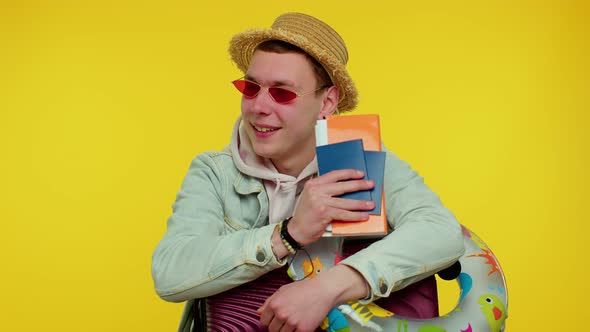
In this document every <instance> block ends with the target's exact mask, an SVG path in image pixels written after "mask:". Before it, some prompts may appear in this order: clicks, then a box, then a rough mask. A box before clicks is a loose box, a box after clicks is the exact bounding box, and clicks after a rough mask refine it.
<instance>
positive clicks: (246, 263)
mask: <svg viewBox="0 0 590 332" xmlns="http://www.w3.org/2000/svg"><path fill="white" fill-rule="evenodd" d="M384 151H385V152H386V162H385V174H384V189H385V199H386V201H385V202H386V207H387V220H388V223H389V225H390V227H391V229H392V230H393V231H392V232H391V233H390V234H389V235H387V236H386V237H384V238H383V239H380V240H379V241H376V242H375V243H373V244H371V245H370V246H369V247H367V248H366V249H364V250H362V251H359V252H358V253H356V254H354V255H352V256H350V257H348V258H346V259H344V260H342V261H341V262H340V264H347V265H349V266H351V267H353V268H354V269H356V270H357V271H359V272H360V273H361V274H362V275H363V277H364V278H365V279H366V280H367V282H368V284H369V286H370V288H371V295H370V297H369V299H368V300H367V301H372V300H375V299H377V298H380V297H387V296H389V294H390V293H391V292H392V291H396V290H399V289H401V288H404V287H405V286H407V285H409V284H412V283H414V282H416V281H419V280H421V279H423V278H426V277H427V276H430V275H432V274H434V273H436V272H437V271H439V270H441V269H443V268H445V267H448V266H449V265H451V264H452V263H453V262H455V261H456V260H457V259H458V258H459V257H460V256H461V255H462V254H463V252H464V247H463V239H462V235H461V228H460V225H459V223H458V222H457V221H456V219H455V217H454V216H453V214H452V213H451V212H450V211H449V210H448V209H446V208H445V207H444V206H443V204H442V203H441V201H440V200H439V198H438V196H437V195H436V194H435V193H434V192H432V191H431V190H430V189H429V188H428V187H427V186H426V185H425V184H424V181H423V179H422V177H420V176H419V175H418V174H417V173H416V172H415V171H414V170H412V169H411V168H410V166H409V165H408V164H407V163H406V162H404V161H402V160H400V159H399V158H398V157H397V156H395V155H394V154H393V153H391V152H390V151H388V150H387V149H384ZM268 210H269V207H268V198H267V194H266V192H265V188H264V185H263V183H262V181H261V180H260V179H257V178H253V177H250V176H247V175H245V174H243V173H241V172H240V171H239V170H238V169H237V168H236V167H235V165H234V162H233V159H232V155H231V150H230V149H229V148H226V149H224V150H223V151H221V152H206V153H203V154H200V155H199V156H197V157H196V158H195V159H194V160H193V161H192V163H191V165H190V168H189V171H188V174H187V176H186V178H185V179H184V182H183V184H182V187H181V189H180V191H179V192H178V195H177V198H176V202H175V203H174V205H173V214H172V216H171V217H170V218H169V219H168V224H167V231H166V234H165V235H164V237H163V239H162V240H161V241H160V243H159V244H158V246H157V247H156V249H155V251H154V254H153V259H152V276H153V279H154V283H155V288H156V292H157V293H158V295H159V296H160V297H162V298H163V299H164V300H166V301H171V302H182V301H189V302H188V303H187V305H186V307H185V313H184V314H183V322H181V328H180V329H181V330H183V326H186V324H185V323H186V319H187V316H188V312H187V310H186V308H190V306H191V305H192V301H190V300H192V299H195V298H203V297H207V296H210V295H213V294H217V293H220V292H223V291H225V290H228V289H231V288H233V287H235V286H237V285H241V284H243V283H246V282H248V281H251V280H254V279H256V278H258V277H259V276H261V275H263V274H265V273H267V272H269V271H271V270H274V269H276V268H279V267H281V266H284V265H285V263H286V259H283V260H277V259H276V257H275V255H274V254H273V251H272V248H271V234H272V232H273V230H274V228H275V226H276V225H274V224H269V222H268ZM189 325H190V324H189Z"/></svg>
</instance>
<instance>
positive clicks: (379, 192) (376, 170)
mask: <svg viewBox="0 0 590 332" xmlns="http://www.w3.org/2000/svg"><path fill="white" fill-rule="evenodd" d="M365 164H366V166H367V173H368V176H369V179H370V180H373V181H374V182H375V186H374V187H373V189H372V190H371V198H373V202H374V203H375V208H374V209H373V210H371V211H369V214H377V215H379V214H381V197H382V196H383V173H384V172H385V152H383V151H365Z"/></svg>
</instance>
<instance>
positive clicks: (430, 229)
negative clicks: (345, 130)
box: [341, 149, 465, 302]
mask: <svg viewBox="0 0 590 332" xmlns="http://www.w3.org/2000/svg"><path fill="white" fill-rule="evenodd" d="M384 151H385V152H386V162H385V163H386V164H385V174H384V177H385V179H384V189H385V199H386V206H387V220H388V222H389V225H390V226H391V228H392V229H393V232H391V233H390V234H389V235H387V236H386V237H384V238H383V239H381V240H378V241H376V242H374V243H373V244H371V245H370V246H368V247H367V248H365V249H363V250H361V251H359V252H358V253H356V254H354V255H352V256H350V257H348V258H346V259H344V260H343V261H341V264H346V265H348V266H351V267H353V268H354V269H356V270H357V271H359V272H360V273H361V274H362V275H363V277H364V278H365V279H366V280H367V282H368V283H369V286H370V287H371V295H370V298H367V299H366V302H370V301H373V300H376V299H377V298H380V297H387V296H389V294H390V293H391V292H392V291H396V290H399V289H402V288H404V287H406V286H408V285H410V284H412V283H414V282H417V281H419V280H421V279H424V278H426V277H428V276H430V275H433V274H434V273H436V272H438V271H440V270H442V269H444V268H446V267H448V266H450V265H452V264H453V263H454V262H455V261H457V260H458V259H459V257H461V255H463V253H464V250H465V248H464V246H463V237H462V232H461V226H460V225H459V223H458V222H457V220H456V219H455V217H454V216H453V214H452V213H451V212H450V211H449V210H448V209H446V208H445V207H444V206H443V204H442V203H441V201H440V199H439V198H438V196H437V195H436V194H435V193H434V192H433V191H432V190H430V189H429V188H428V187H427V186H426V185H425V184H424V181H423V179H422V177H420V176H419V175H418V174H417V173H416V172H415V171H414V170H412V169H411V168H410V166H409V165H408V164H407V163H406V162H404V161H402V160H400V159H399V158H398V157H397V156H395V155H394V154H393V153H391V152H390V151H388V150H386V149H384ZM363 302H365V301H363Z"/></svg>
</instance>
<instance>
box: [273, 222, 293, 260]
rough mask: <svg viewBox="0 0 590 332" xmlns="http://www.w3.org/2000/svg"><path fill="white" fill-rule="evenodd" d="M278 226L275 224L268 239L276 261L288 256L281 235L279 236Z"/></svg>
mask: <svg viewBox="0 0 590 332" xmlns="http://www.w3.org/2000/svg"><path fill="white" fill-rule="evenodd" d="M279 229H280V224H277V225H276V226H275V228H274V230H273V232H272V236H271V238H270V241H271V248H272V252H273V253H274V255H275V257H276V258H277V260H279V261H280V260H281V259H283V258H285V257H286V256H287V255H288V254H289V250H288V249H287V247H285V244H284V243H283V240H282V239H281V235H280V234H279Z"/></svg>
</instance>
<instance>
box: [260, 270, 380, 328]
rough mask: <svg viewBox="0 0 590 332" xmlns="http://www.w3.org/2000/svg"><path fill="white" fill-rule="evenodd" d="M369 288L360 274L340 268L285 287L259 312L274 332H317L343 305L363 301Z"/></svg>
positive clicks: (265, 303)
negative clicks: (335, 308)
mask: <svg viewBox="0 0 590 332" xmlns="http://www.w3.org/2000/svg"><path fill="white" fill-rule="evenodd" d="M367 292H368V285H367V283H366V281H365V279H364V278H363V277H362V275H361V274H360V273H358V272H357V271H356V270H354V269H353V268H351V267H349V266H346V265H337V266H335V267H333V268H331V269H329V270H327V271H325V272H323V273H320V274H319V275H318V276H317V277H315V278H313V279H306V280H302V281H297V282H292V283H290V284H287V285H284V286H282V287H281V288H279V290H277V291H276V292H275V293H274V294H273V295H271V296H270V297H269V298H268V299H266V301H265V302H264V304H263V305H262V307H260V308H259V309H258V313H259V314H260V322H261V323H262V324H264V325H266V326H268V330H269V331H270V332H279V331H280V332H290V331H297V332H307V331H310V332H313V331H315V330H316V328H317V327H318V326H320V324H321V323H322V321H323V320H324V318H326V315H328V312H330V310H332V308H334V307H336V306H337V305H338V304H340V303H345V302H347V301H350V300H355V299H359V298H363V297H365V296H366V295H367Z"/></svg>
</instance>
